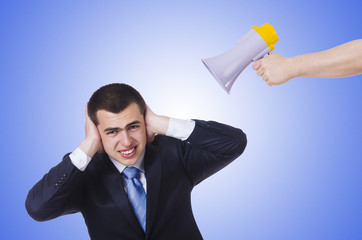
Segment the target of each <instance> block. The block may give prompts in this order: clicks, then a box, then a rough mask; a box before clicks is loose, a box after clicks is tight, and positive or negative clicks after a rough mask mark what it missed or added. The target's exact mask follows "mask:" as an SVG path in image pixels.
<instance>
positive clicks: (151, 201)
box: [144, 145, 161, 238]
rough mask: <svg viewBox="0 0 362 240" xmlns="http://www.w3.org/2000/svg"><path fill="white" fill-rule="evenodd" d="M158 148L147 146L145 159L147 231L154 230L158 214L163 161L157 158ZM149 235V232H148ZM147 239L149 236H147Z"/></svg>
mask: <svg viewBox="0 0 362 240" xmlns="http://www.w3.org/2000/svg"><path fill="white" fill-rule="evenodd" d="M156 152H157V147H155V146H154V145H147V147H146V154H145V159H144V166H145V173H146V180H147V216H146V229H151V228H152V223H153V219H154V217H155V215H156V212H157V203H158V197H159V192H160V184H161V161H160V159H159V158H158V157H157V156H156V154H155V153H156ZM146 232H147V233H149V231H147V230H146ZM146 238H147V236H146Z"/></svg>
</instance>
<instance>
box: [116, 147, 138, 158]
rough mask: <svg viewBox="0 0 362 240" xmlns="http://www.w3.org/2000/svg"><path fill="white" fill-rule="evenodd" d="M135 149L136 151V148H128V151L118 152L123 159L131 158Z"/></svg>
mask: <svg viewBox="0 0 362 240" xmlns="http://www.w3.org/2000/svg"><path fill="white" fill-rule="evenodd" d="M136 149H137V146H134V147H133V148H130V149H127V150H124V151H118V152H119V153H120V154H121V155H122V157H124V158H131V157H133V156H134V155H135V153H136Z"/></svg>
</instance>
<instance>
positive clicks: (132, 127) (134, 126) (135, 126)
mask: <svg viewBox="0 0 362 240" xmlns="http://www.w3.org/2000/svg"><path fill="white" fill-rule="evenodd" d="M137 128H139V126H138V125H131V126H129V128H128V129H129V130H136V129H137Z"/></svg>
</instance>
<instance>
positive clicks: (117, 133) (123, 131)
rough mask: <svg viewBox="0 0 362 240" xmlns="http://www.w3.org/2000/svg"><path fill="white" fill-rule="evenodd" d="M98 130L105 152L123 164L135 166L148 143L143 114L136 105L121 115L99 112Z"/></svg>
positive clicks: (133, 104)
mask: <svg viewBox="0 0 362 240" xmlns="http://www.w3.org/2000/svg"><path fill="white" fill-rule="evenodd" d="M97 118H98V122H99V124H98V126H97V127H98V130H99V133H100V135H101V138H102V144H103V148H104V151H105V152H106V153H107V154H108V155H109V156H111V157H112V158H114V159H115V160H117V161H118V162H120V163H122V164H123V165H126V166H130V165H132V164H135V163H136V162H137V160H138V158H139V157H140V155H141V153H142V152H143V150H144V149H145V146H146V143H147V135H146V126H145V120H144V117H143V114H142V113H141V111H140V109H139V107H138V105H137V104H136V103H131V104H130V105H129V106H128V107H127V108H126V109H125V110H123V111H121V112H119V113H111V112H108V111H105V110H99V111H97Z"/></svg>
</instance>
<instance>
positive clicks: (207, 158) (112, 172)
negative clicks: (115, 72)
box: [26, 84, 246, 240]
mask: <svg viewBox="0 0 362 240" xmlns="http://www.w3.org/2000/svg"><path fill="white" fill-rule="evenodd" d="M86 112H87V113H86V123H85V129H86V137H85V139H84V140H83V141H82V142H81V144H80V145H79V147H78V148H77V149H76V150H75V151H74V152H72V153H71V154H67V155H65V157H64V158H63V160H62V161H61V162H60V163H59V164H58V165H57V166H55V167H54V168H52V169H51V170H50V171H49V172H48V173H47V174H46V175H45V176H44V177H43V178H42V179H41V180H40V181H39V182H38V183H37V184H36V185H35V186H34V187H33V188H32V189H31V190H30V191H29V194H28V196H27V199H26V209H27V211H28V213H29V214H30V216H32V217H33V218H34V219H35V220H37V221H46V220H49V219H53V218H56V217H58V216H61V215H64V214H69V213H74V212H81V213H82V215H83V217H84V219H85V222H86V224H87V227H88V232H89V235H90V237H91V239H93V240H112V239H118V240H119V239H156V240H163V239H165V240H171V239H172V240H177V239H188V240H191V239H202V236H201V234H200V232H199V230H198V228H197V225H196V223H195V220H194V217H193V214H192V209H191V200H190V196H191V190H192V188H193V187H194V186H195V185H197V184H198V183H199V182H201V181H202V180H204V179H205V178H207V177H208V176H210V175H212V174H213V173H215V172H217V171H218V170H220V169H221V168H223V167H224V166H226V165H227V164H229V163H230V162H231V161H233V160H234V159H236V158H237V157H238V156H239V155H241V154H242V152H243V151H244V149H245V146H246V136H245V134H244V133H243V132H242V131H241V130H240V129H236V128H233V127H230V126H227V125H223V124H220V123H216V122H206V121H200V120H195V121H184V120H178V119H172V118H168V117H165V116H159V115H157V114H154V113H153V112H152V111H151V110H150V109H149V108H148V107H147V105H146V104H145V102H144V100H143V98H142V97H141V95H140V94H139V93H138V92H137V91H136V90H135V89H134V88H132V87H130V86H128V85H126V84H110V85H106V86H103V87H101V88H100V89H98V90H97V91H96V92H95V93H94V94H93V95H92V97H91V98H90V100H89V103H88V105H87V111H86ZM155 135H156V136H155ZM147 142H148V143H147ZM132 174H133V175H132ZM131 175H132V176H131Z"/></svg>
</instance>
